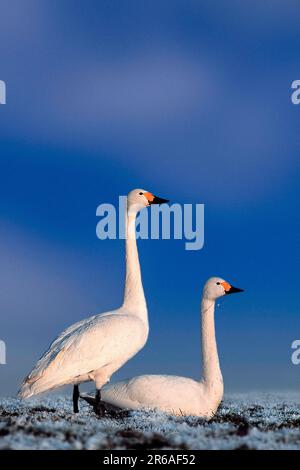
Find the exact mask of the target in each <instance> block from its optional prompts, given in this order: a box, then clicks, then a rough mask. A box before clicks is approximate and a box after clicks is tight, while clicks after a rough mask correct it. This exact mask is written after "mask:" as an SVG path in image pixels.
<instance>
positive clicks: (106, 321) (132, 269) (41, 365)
mask: <svg viewBox="0 0 300 470" xmlns="http://www.w3.org/2000/svg"><path fill="white" fill-rule="evenodd" d="M164 202H168V201H167V200H166V199H161V198H158V197H156V196H153V194H152V193H150V192H147V191H144V190H143V189H135V190H133V191H131V192H130V193H129V194H128V197H127V212H126V280H125V292H124V301H123V305H122V306H121V307H120V308H119V309H117V310H112V311H110V312H105V313H103V314H99V315H94V316H92V317H90V318H87V319H84V320H81V321H79V322H77V323H75V324H74V325H71V326H70V327H69V328H67V329H66V330H64V331H63V332H62V333H61V334H60V335H59V336H58V337H57V338H56V339H55V340H54V341H53V343H52V344H51V345H50V347H49V349H48V351H46V353H45V354H44V355H43V356H42V357H41V359H40V360H39V361H38V362H37V363H36V365H35V367H34V369H33V370H32V372H31V373H30V374H29V375H28V377H26V378H25V379H24V381H23V383H22V385H21V389H20V391H19V397H21V398H27V397H31V396H32V395H36V394H39V393H42V392H45V391H48V390H53V389H55V388H58V387H61V386H63V385H67V384H73V385H74V389H73V409H74V412H75V413H77V412H78V399H79V384H80V383H82V382H87V381H90V380H93V381H94V382H95V384H96V397H95V405H94V409H95V411H96V412H97V413H98V414H102V413H103V408H102V406H101V402H100V400H101V394H100V391H101V388H102V386H103V385H104V384H105V383H107V382H108V381H109V380H110V377H111V376H112V374H113V373H114V372H115V371H116V370H118V369H119V368H120V367H121V366H122V365H123V364H125V362H127V361H128V360H129V359H130V358H131V357H132V356H134V355H135V354H136V353H137V352H138V351H139V350H140V349H141V348H142V347H143V346H144V345H145V343H146V341H147V337H148V331H149V325H148V312H147V305H146V300H145V296H144V290H143V285H142V278H141V271H140V264H139V257H138V251H137V244H136V232H135V221H136V216H137V214H138V212H139V211H140V210H141V209H143V208H144V207H147V206H150V205H151V204H162V203H164Z"/></svg>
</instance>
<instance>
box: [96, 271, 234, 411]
mask: <svg viewBox="0 0 300 470" xmlns="http://www.w3.org/2000/svg"><path fill="white" fill-rule="evenodd" d="M240 291H241V289H238V288H235V287H232V286H231V285H230V284H229V283H227V282H226V281H224V280H223V279H221V278H217V277H212V278H210V279H209V280H208V281H207V282H206V284H205V286H204V290H203V297H202V304H201V320H202V328H201V329H202V361H203V378H202V380H201V381H196V380H193V379H189V378H185V377H178V376H172V375H141V376H139V377H134V378H132V379H129V380H123V381H121V382H117V383H115V384H109V385H106V386H105V387H104V388H103V391H102V400H103V401H104V402H107V403H110V404H112V405H114V406H117V407H119V408H125V409H131V410H137V409H156V410H160V411H163V412H166V413H169V414H173V415H195V416H200V417H203V418H207V419H208V418H211V417H212V416H213V415H214V413H215V412H216V410H217V408H218V406H219V404H220V402H221V400H222V397H223V378H222V373H221V369H220V365H219V357H218V351H217V344H216V338H215V325H214V308H215V301H216V299H217V298H218V297H220V296H223V295H225V294H230V293H233V292H240Z"/></svg>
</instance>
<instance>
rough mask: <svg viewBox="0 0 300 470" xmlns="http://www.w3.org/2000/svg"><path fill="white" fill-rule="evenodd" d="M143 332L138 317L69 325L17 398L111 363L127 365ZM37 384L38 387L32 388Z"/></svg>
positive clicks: (105, 318)
mask: <svg viewBox="0 0 300 470" xmlns="http://www.w3.org/2000/svg"><path fill="white" fill-rule="evenodd" d="M142 330H143V323H142V321H141V320H140V319H138V318H137V317H134V316H132V315H123V314H122V315H121V314H116V313H111V314H104V315H95V316H93V317H90V318H89V319H87V320H83V321H81V322H78V323H76V324H74V325H72V326H70V327H69V328H67V329H66V330H65V331H64V332H63V333H62V334H61V335H60V336H59V337H58V338H56V339H55V340H54V341H53V343H52V344H51V345H50V347H49V349H48V350H47V351H46V353H45V354H44V355H43V356H42V357H41V358H40V359H39V361H38V362H37V364H36V366H35V367H34V369H33V370H32V372H31V373H30V374H29V375H28V377H26V379H25V380H24V382H23V384H22V386H21V390H20V395H21V396H30V395H32V394H34V393H40V391H44V389H45V387H46V389H47V390H49V389H51V388H55V387H57V386H60V385H63V384H67V383H71V382H72V381H73V380H74V379H75V378H76V377H80V376H83V375H85V374H88V373H90V372H92V371H95V370H97V369H100V368H102V367H104V366H107V365H109V364H111V363H113V362H118V361H119V362H121V363H122V361H123V363H124V362H126V361H127V360H128V359H129V358H130V357H131V356H132V355H134V353H135V352H136V351H137V350H138V349H139V347H138V343H139V340H140V339H141V336H142ZM139 333H140V334H139ZM140 347H142V344H141V346H140ZM37 383H39V387H35V384H37ZM42 384H44V385H43V386H42ZM47 384H48V385H47ZM35 388H36V390H37V391H34V389H35ZM41 389H43V390H41ZM31 392H33V393H31Z"/></svg>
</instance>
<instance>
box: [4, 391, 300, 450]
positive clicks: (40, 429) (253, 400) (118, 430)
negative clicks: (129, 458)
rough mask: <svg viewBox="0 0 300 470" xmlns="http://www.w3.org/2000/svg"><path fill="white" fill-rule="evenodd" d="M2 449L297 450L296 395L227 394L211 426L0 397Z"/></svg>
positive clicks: (299, 406) (62, 401)
mask: <svg viewBox="0 0 300 470" xmlns="http://www.w3.org/2000/svg"><path fill="white" fill-rule="evenodd" d="M0 449H192V450H195V449H300V397H298V395H296V394H257V393H256V394H254V393H252V394H249V395H241V394H240V395H228V396H226V397H225V398H224V401H223V403H222V405H221V407H220V408H219V411H218V413H217V415H216V416H215V417H214V419H212V420H211V421H210V422H205V421H203V420H201V419H199V418H195V417H179V418H175V417H170V416H167V415H165V414H162V413H156V412H142V411H140V412H137V411H135V412H120V413H114V414H113V415H110V416H107V417H105V418H102V419H101V418H100V419H99V418H97V417H96V416H94V414H93V411H92V409H91V407H90V406H89V405H87V404H86V403H85V402H83V401H81V403H80V413H78V414H77V415H74V414H73V413H72V406H71V400H70V399H69V398H67V397H58V398H57V397H53V398H49V397H47V398H45V397H41V398H38V399H32V400H29V401H27V402H26V401H25V402H21V401H20V400H17V399H14V398H0Z"/></svg>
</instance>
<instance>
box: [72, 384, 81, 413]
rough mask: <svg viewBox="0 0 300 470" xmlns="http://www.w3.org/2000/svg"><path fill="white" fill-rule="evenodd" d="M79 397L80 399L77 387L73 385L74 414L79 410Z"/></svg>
mask: <svg viewBox="0 0 300 470" xmlns="http://www.w3.org/2000/svg"><path fill="white" fill-rule="evenodd" d="M79 397H80V395H79V386H78V385H74V387H73V411H74V413H78V412H79V408H78V400H79Z"/></svg>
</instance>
